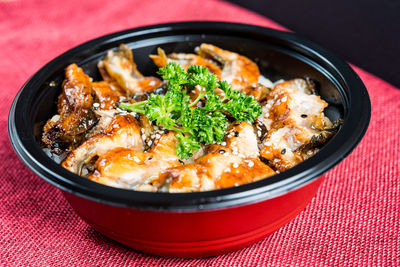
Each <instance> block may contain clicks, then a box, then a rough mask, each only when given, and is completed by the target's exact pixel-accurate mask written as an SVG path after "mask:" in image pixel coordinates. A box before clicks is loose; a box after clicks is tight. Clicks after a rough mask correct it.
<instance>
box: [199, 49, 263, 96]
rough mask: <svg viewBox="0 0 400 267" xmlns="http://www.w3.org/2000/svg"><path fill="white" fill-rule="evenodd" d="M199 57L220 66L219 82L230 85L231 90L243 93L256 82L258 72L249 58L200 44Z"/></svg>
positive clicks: (255, 65)
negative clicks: (222, 81)
mask: <svg viewBox="0 0 400 267" xmlns="http://www.w3.org/2000/svg"><path fill="white" fill-rule="evenodd" d="M197 53H198V54H199V56H201V57H203V58H206V59H211V60H213V61H215V62H218V64H220V65H221V66H222V72H221V80H225V81H227V82H228V83H230V84H231V86H232V89H234V90H239V91H244V90H245V88H246V87H249V86H252V85H253V84H256V83H257V82H258V78H259V76H260V70H259V69H258V66H257V64H256V63H254V62H253V61H252V60H250V59H249V58H247V57H245V56H242V55H239V54H237V53H234V52H230V51H228V50H223V49H221V48H219V47H216V46H214V45H211V44H201V45H200V47H199V49H198V50H197Z"/></svg>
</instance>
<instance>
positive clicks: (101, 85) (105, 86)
mask: <svg viewBox="0 0 400 267" xmlns="http://www.w3.org/2000/svg"><path fill="white" fill-rule="evenodd" d="M92 87H93V90H94V91H95V92H96V95H97V98H98V100H99V105H100V106H99V107H100V108H101V109H102V110H110V109H113V108H115V106H116V104H117V103H118V101H119V99H120V96H122V94H121V93H120V92H119V91H118V89H117V88H116V87H115V86H114V85H112V84H109V83H107V82H105V81H101V82H93V83H92Z"/></svg>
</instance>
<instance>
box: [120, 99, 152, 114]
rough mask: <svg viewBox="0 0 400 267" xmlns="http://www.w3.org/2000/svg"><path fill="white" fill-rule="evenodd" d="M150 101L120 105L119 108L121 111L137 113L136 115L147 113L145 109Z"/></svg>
mask: <svg viewBox="0 0 400 267" xmlns="http://www.w3.org/2000/svg"><path fill="white" fill-rule="evenodd" d="M147 103H148V101H142V102H136V103H132V104H128V103H119V105H118V107H119V108H121V109H125V110H127V111H131V112H136V113H145V109H144V107H145V106H146V105H147Z"/></svg>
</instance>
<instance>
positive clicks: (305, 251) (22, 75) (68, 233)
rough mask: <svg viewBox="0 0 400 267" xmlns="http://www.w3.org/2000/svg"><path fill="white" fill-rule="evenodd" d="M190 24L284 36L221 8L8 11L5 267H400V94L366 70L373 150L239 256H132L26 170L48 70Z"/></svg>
mask: <svg viewBox="0 0 400 267" xmlns="http://www.w3.org/2000/svg"><path fill="white" fill-rule="evenodd" d="M282 15H284V12H283V13H282ZM304 19H310V18H304ZM187 20H218V21H231V22H242V23H249V24H256V25H261V26H267V27H271V28H275V29H284V28H283V27H281V26H279V25H278V24H276V23H274V22H272V21H270V20H268V19H267V18H264V17H261V16H259V15H256V14H254V13H252V12H249V11H247V10H244V9H242V8H239V7H236V6H233V5H231V4H228V3H225V2H220V1H214V0H203V1H196V0H191V1H189V0H187V1H186V0H169V1H163V0H153V1H136V0H135V1H133V0H132V1H105V0H88V1H77V0H72V1H62V2H61V1H33V0H26V1H23V0H8V1H0V36H1V38H0V47H1V49H0V88H1V89H0V143H1V146H0V265H3V264H4V265H8V266H16V265H18V266H21V265H22V266H71V265H72V266H75V265H83V266H119V265H129V266H166V265H168V266H169V265H176V266H400V234H399V233H400V216H399V214H400V213H399V209H400V197H399V194H400V193H399V192H400V181H399V178H400V172H399V170H400V167H399V166H400V138H399V128H400V123H399V118H400V90H398V89H397V88H395V87H393V86H391V85H390V84H388V83H386V82H385V81H383V80H381V79H379V78H377V77H375V76H373V75H371V74H369V73H367V72H365V71H363V70H361V69H359V68H356V67H354V68H355V70H356V72H357V73H358V74H359V75H360V77H361V79H362V80H363V82H364V83H365V85H366V87H367V89H368V92H369V94H370V97H371V102H372V118H371V123H370V127H369V129H368V131H367V133H366V135H365V137H364V139H363V141H362V142H361V143H360V145H359V146H358V147H357V148H356V149H355V150H354V151H353V153H352V154H351V155H350V156H348V157H347V158H346V159H345V160H344V161H342V163H341V164H339V165H338V166H337V167H335V168H334V169H333V170H331V171H329V172H328V173H327V174H326V179H325V181H324V183H323V184H322V186H321V187H320V189H319V192H318V194H317V195H316V197H315V198H314V199H313V200H312V202H311V203H310V204H309V205H308V206H307V208H306V210H304V211H303V212H302V213H301V214H300V215H299V216H297V217H296V218H295V219H294V220H293V221H292V222H290V223H289V224H287V225H286V226H284V227H282V228H281V229H279V230H278V231H277V232H275V233H273V234H272V235H270V236H269V237H267V238H265V239H264V240H262V241H260V242H258V243H256V244H254V245H252V246H249V247H247V248H245V249H242V250H239V251H236V252H232V253H229V254H225V255H221V256H216V257H210V258H205V259H175V258H163V257H156V256H150V255H145V254H142V253H140V252H137V251H134V250H132V249H130V248H128V247H125V246H123V245H120V244H118V243H117V242H114V241H113V240H110V239H108V238H106V237H104V236H103V235H101V234H100V233H98V232H95V231H94V230H92V229H91V228H90V227H89V226H88V225H87V224H85V223H84V222H83V221H82V220H81V219H80V218H79V217H78V216H77V215H76V214H75V213H74V212H73V211H72V209H71V208H70V206H69V205H68V203H67V202H66V200H65V199H64V198H63V196H62V194H61V192H60V191H59V190H58V189H56V188H55V187H53V186H51V185H50V184H48V183H46V182H45V181H43V180H42V179H40V178H39V177H38V176H36V175H35V174H33V173H32V172H31V171H30V170H29V169H28V168H27V167H26V166H25V165H24V164H23V163H22V162H21V161H20V160H19V159H18V157H17V156H16V154H15V153H14V151H13V150H12V147H11V144H10V141H9V138H8V134H7V115H8V111H9V109H10V105H11V102H12V100H13V99H14V97H15V95H16V93H17V92H18V90H19V88H21V87H22V85H23V83H24V82H25V81H26V80H27V79H28V78H29V77H30V76H31V75H33V74H34V73H35V72H36V71H37V70H38V69H39V68H40V67H41V66H43V65H44V64H45V63H46V62H48V61H50V60H51V59H52V58H54V57H55V56H57V55H59V54H61V53H62V52H64V51H66V50H68V49H70V48H72V47H74V46H76V45H78V44H80V43H83V42H85V41H87V40H89V39H92V38H95V37H98V36H101V35H104V34H108V33H111V32H115V31H120V30H124V29H128V28H133V27H137V26H144V25H150V24H156V23H164V22H175V21H187Z"/></svg>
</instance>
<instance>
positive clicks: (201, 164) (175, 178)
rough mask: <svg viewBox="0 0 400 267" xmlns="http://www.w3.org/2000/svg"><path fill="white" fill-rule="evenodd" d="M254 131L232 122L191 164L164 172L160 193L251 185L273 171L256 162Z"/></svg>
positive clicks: (256, 151)
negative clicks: (219, 140)
mask: <svg viewBox="0 0 400 267" xmlns="http://www.w3.org/2000/svg"><path fill="white" fill-rule="evenodd" d="M258 154H259V150H258V143H257V136H256V133H255V131H254V128H253V126H252V125H251V124H249V123H248V122H242V123H236V124H234V125H233V126H232V128H231V129H230V131H229V132H228V134H227V136H226V138H225V141H224V142H223V143H222V144H221V145H211V146H210V147H209V151H208V153H207V154H206V155H205V156H203V157H200V158H199V159H197V160H196V161H195V163H194V164H186V165H184V166H178V167H175V168H170V169H168V170H166V171H165V172H164V173H163V174H162V177H161V178H160V180H163V181H164V184H163V185H162V188H161V190H164V191H168V192H171V193H178V192H195V191H207V190H215V189H221V188H226V187H231V186H238V185H241V184H245V183H249V182H254V181H257V180H260V179H263V178H266V177H268V176H271V175H273V174H274V173H275V172H274V171H273V170H272V169H271V168H270V167H269V166H268V165H266V164H264V163H263V162H261V161H260V160H259V159H258Z"/></svg>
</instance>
